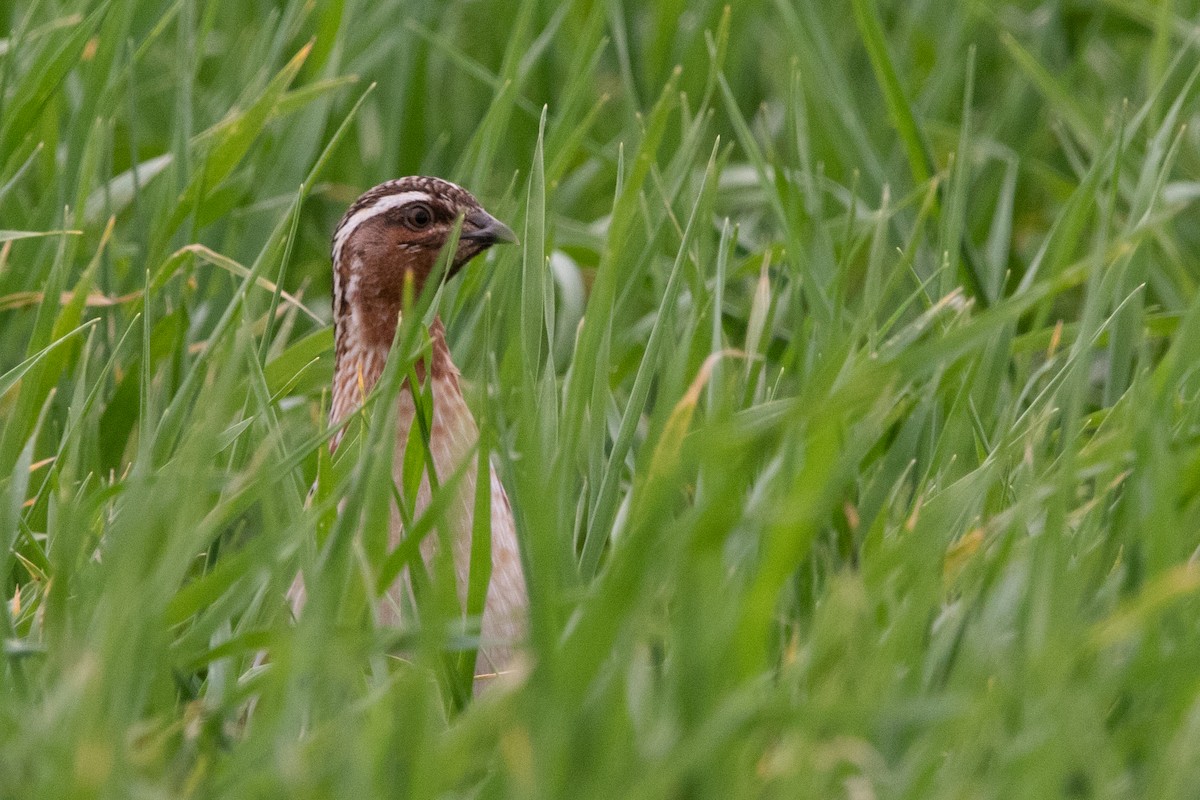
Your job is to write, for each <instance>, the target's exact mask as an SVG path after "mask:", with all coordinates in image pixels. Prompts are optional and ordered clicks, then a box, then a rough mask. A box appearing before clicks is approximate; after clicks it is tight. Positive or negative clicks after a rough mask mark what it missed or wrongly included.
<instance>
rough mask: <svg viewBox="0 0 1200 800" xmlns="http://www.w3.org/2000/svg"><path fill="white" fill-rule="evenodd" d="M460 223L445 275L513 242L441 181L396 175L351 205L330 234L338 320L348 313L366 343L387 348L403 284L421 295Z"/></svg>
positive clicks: (466, 196) (467, 197)
mask: <svg viewBox="0 0 1200 800" xmlns="http://www.w3.org/2000/svg"><path fill="white" fill-rule="evenodd" d="M459 219H461V220H462V227H461V229H460V232H459V237H458V245H457V248H456V249H455V252H454V256H453V258H452V259H451V262H450V266H449V275H453V274H454V273H456V272H458V270H460V269H461V268H462V267H463V266H464V265H465V264H466V263H467V262H468V261H470V260H471V259H472V258H474V257H475V256H477V255H479V254H480V253H482V252H483V251H485V250H487V249H488V248H489V247H491V246H492V245H494V244H498V243H500V242H515V241H516V237H515V236H514V235H513V232H512V230H511V229H510V228H509V227H508V226H507V225H505V224H504V223H503V222H500V221H499V220H498V219H496V218H495V217H493V216H492V215H491V214H489V213H488V212H487V211H485V210H484V209H483V207H482V206H480V205H479V201H477V200H476V199H475V197H474V196H473V195H472V194H471V193H470V192H468V191H467V190H466V189H463V188H462V187H460V186H456V185H455V184H453V183H450V182H449V181H444V180H441V179H440V178H427V177H409V178H399V179H397V180H393V181H388V182H387V183H382V184H380V185H379V186H376V187H375V188H373V189H370V190H369V191H367V192H366V193H364V194H363V195H362V196H361V197H359V198H358V199H357V200H355V201H354V203H353V204H352V205H351V206H350V208H349V209H348V210H347V211H346V214H345V215H344V216H343V217H342V220H341V222H339V223H338V226H337V228H336V230H335V231H334V234H333V275H334V318H335V320H340V319H341V317H342V315H343V314H344V313H347V312H348V313H350V314H352V315H354V316H355V317H356V318H357V319H358V322H359V323H360V327H361V328H362V333H363V335H364V336H366V337H367V338H368V339H369V340H372V342H371V343H382V344H385V346H386V345H387V344H390V343H391V337H392V332H393V331H394V330H395V325H396V318H397V315H398V313H399V311H400V303H401V301H402V298H403V293H404V285H405V283H406V282H407V281H410V280H411V281H412V288H413V293H414V296H415V295H416V294H419V293H420V291H421V289H422V287H423V286H424V285H425V281H426V279H427V278H428V277H429V275H430V273H431V272H432V271H433V269H434V266H435V265H436V264H437V259H438V256H439V254H440V253H441V252H442V249H443V248H444V247H445V245H446V243H447V242H448V241H449V239H450V237H451V234H452V232H453V230H454V227H455V225H456V224H457V223H458V220H459ZM374 340H379V341H377V342H376V341H374ZM383 340H386V341H383Z"/></svg>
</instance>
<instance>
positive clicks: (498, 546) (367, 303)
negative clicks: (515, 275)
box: [292, 177, 527, 675]
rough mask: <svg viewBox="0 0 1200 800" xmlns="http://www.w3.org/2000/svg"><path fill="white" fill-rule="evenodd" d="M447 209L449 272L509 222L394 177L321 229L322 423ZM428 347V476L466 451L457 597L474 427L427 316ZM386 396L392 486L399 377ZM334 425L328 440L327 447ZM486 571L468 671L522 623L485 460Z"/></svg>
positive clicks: (440, 230)
mask: <svg viewBox="0 0 1200 800" xmlns="http://www.w3.org/2000/svg"><path fill="white" fill-rule="evenodd" d="M414 205H420V206H422V207H423V208H424V209H425V210H426V211H427V212H428V215H429V216H430V217H431V218H432V221H431V223H430V225H429V226H427V227H426V228H422V227H419V226H417V225H415V224H414V223H412V222H411V221H410V220H406V217H405V215H406V214H410V215H411V208H410V207H411V206H414ZM458 217H462V218H465V219H464V222H463V223H462V224H463V229H462V231H463V233H462V236H461V238H460V243H459V250H458V252H457V254H456V258H455V260H454V263H453V264H452V268H451V270H452V272H453V271H455V270H457V269H459V268H461V267H462V266H463V265H464V264H465V263H466V262H467V261H469V260H470V259H471V258H472V257H474V256H475V255H477V254H478V253H480V252H482V251H483V250H485V249H487V247H489V246H490V245H491V244H493V243H495V242H497V241H510V240H511V235H512V234H511V231H509V230H508V229H507V228H506V227H505V226H504V225H502V224H501V223H499V222H497V221H496V220H495V219H493V218H492V217H491V216H490V215H488V214H487V213H486V212H484V211H483V209H482V208H480V206H479V204H478V203H477V202H476V200H475V198H474V197H473V196H472V195H471V194H470V193H469V192H467V191H466V190H464V189H462V188H461V187H458V186H456V185H454V184H452V183H449V182H448V181H443V180H440V179H438V178H425V177H414V178H401V179H398V180H394V181H388V182H387V183H383V184H380V185H379V186H376V187H375V188H373V189H371V190H369V191H367V192H366V193H364V194H363V195H362V196H361V197H359V198H358V200H356V201H355V202H354V203H353V204H352V205H351V206H350V208H349V209H348V210H347V211H346V214H345V215H344V216H343V217H342V220H341V222H340V223H339V224H338V227H337V229H336V230H335V232H334V237H333V248H332V256H333V272H334V326H335V367H334V381H333V398H332V404H331V407H330V424H331V425H335V426H336V425H339V424H341V423H342V422H343V421H344V420H345V419H346V417H347V416H349V415H350V414H352V413H353V412H354V410H355V409H356V408H357V407H358V406H359V405H360V404H361V402H362V399H363V396H364V394H365V393H366V392H369V391H370V390H371V389H372V388H373V387H374V385H375V383H376V382H377V381H378V380H379V377H380V375H381V374H382V372H383V367H384V364H385V362H386V361H387V354H388V350H389V349H390V345H391V340H392V337H393V335H394V332H395V328H396V323H397V319H398V315H399V311H400V306H399V303H400V297H401V289H402V286H403V282H404V280H405V274H406V273H411V275H412V277H413V279H414V289H415V291H420V288H421V283H422V282H423V281H424V279H425V277H426V276H427V275H428V274H429V270H430V269H431V268H432V265H433V263H434V261H435V260H436V257H437V255H438V252H439V251H440V249H441V245H442V243H444V241H445V238H444V237H445V235H446V233H448V231H449V228H450V226H452V225H453V224H454V220H455V219H456V218H458ZM429 334H430V338H431V340H432V357H431V358H430V359H429V361H430V363H429V364H428V365H425V364H422V365H420V366H421V367H422V368H421V369H420V370H419V371H418V374H420V375H422V377H423V379H424V380H427V381H432V389H433V419H432V426H431V430H430V455H431V456H432V461H433V466H434V469H435V471H436V474H437V476H438V477H439V478H442V479H444V478H445V477H446V476H449V475H452V474H454V473H455V472H456V471H457V470H458V469H459V467H460V465H462V464H463V463H464V461H466V460H470V464H469V465H468V466H467V467H466V468H465V470H464V474H463V478H462V480H461V481H460V483H459V485H458V486H457V487H456V490H455V491H456V495H455V497H454V498H453V500H452V505H451V508H450V510H449V512H448V513H447V519H448V520H450V521H451V525H452V528H453V530H452V531H450V532H449V534H450V541H451V542H452V546H451V549H452V551H453V552H452V555H453V561H454V567H455V579H456V583H457V586H456V589H457V593H458V596H459V601H460V603H463V604H464V605H465V602H466V592H467V581H468V572H469V565H470V553H471V530H472V519H473V516H474V514H473V508H474V498H475V486H476V479H477V476H476V465H475V461H476V444H477V441H478V439H479V430H478V428H477V426H476V424H475V420H474V417H473V416H472V415H471V411H470V409H469V408H468V407H467V404H466V401H465V400H464V398H463V395H462V391H461V388H460V386H459V378H460V375H459V371H458V368H457V367H455V365H454V362H453V360H452V359H451V356H450V350H449V347H448V346H447V345H446V340H445V329H444V327H443V325H442V322H441V320H440V319H435V320H434V322H433V324H432V325H431V326H430V329H429ZM396 403H397V406H398V407H397V434H398V435H397V441H396V451H395V458H394V461H393V465H394V466H393V480H394V481H395V483H396V485H397V486H402V485H403V484H402V481H401V471H402V468H403V464H404V451H405V446H406V442H407V441H408V438H409V431H410V429H411V428H412V425H413V424H414V422H415V410H414V406H413V401H412V396H411V393H410V392H409V391H408V389H407V387H406V388H405V389H404V390H403V391H401V392H400V395H399V397H398V398H397V399H396ZM340 439H341V434H340V432H339V433H338V434H337V435H336V437H335V438H334V440H333V443H332V447H333V448H335V449H336V447H337V445H338V442H339V441H340ZM488 480H489V482H490V484H491V556H492V570H491V580H490V583H489V585H488V592H487V598H486V602H485V607H484V613H483V622H482V640H483V646H482V647H481V649H480V653H479V660H478V664H477V667H476V672H477V674H479V675H487V674H491V673H495V672H499V671H503V669H504V667H505V665H506V664H507V663H508V662H509V660H510V657H511V654H512V649H513V647H514V646H516V645H518V644H519V643H520V641H521V640H522V638H523V636H524V632H525V626H526V616H527V612H526V606H527V594H526V589H525V580H524V574H523V571H522V567H521V558H520V552H519V549H518V545H517V538H516V525H515V522H514V520H513V514H512V509H511V507H510V506H509V502H508V497H507V495H506V494H505V492H504V487H503V486H502V485H501V483H500V480H499V478H498V477H497V475H496V471H495V468H494V467H493V468H491V470H490V475H489V476H488ZM430 495H431V491H430V483H429V479H428V475H426V476H425V478H424V479H423V480H422V482H421V485H420V488H419V489H418V492H417V497H416V498H415V500H414V509H415V513H416V515H417V516H419V515H420V514H421V513H423V512H424V510H425V509H426V508H427V507H428V505H429V502H430ZM403 536H404V531H403V525H402V523H401V520H400V515H399V513H398V510H397V509H395V508H393V510H392V515H391V522H390V530H389V536H388V543H389V547H390V548H395V547H396V546H397V545H398V544H399V543H400V541H401V539H402V538H403ZM437 541H438V540H437V538H436V537H434V536H429V537H426V539H425V540H423V541H422V543H421V551H422V555H423V556H424V558H425V560H426V562H427V563H428V562H429V561H430V559H431V558H432V557H433V556H434V554H435V552H436V548H437ZM410 591H411V589H410V587H409V585H408V583H407V580H406V579H405V578H403V577H402V578H401V579H400V580H398V581H397V583H396V584H395V585H394V586H393V587H392V588H391V589H390V590H389V591H388V592H387V594H386V595H385V596H384V597H383V598H382V599H381V602H380V605H379V619H380V621H381V622H383V623H385V624H389V623H390V624H395V623H397V622H398V621H399V620H400V610H401V608H403V606H404V605H405V598H406V595H407V594H408V593H409V592H410ZM303 597H304V590H303V585H302V584H298V585H297V586H294V587H293V590H292V599H293V605H294V606H298V605H300V604H302V603H303Z"/></svg>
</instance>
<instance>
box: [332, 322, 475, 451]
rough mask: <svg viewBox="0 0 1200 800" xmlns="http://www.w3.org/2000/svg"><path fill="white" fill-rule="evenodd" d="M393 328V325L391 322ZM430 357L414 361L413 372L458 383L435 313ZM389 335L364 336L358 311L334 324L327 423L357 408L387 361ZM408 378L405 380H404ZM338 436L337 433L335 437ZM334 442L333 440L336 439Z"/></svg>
mask: <svg viewBox="0 0 1200 800" xmlns="http://www.w3.org/2000/svg"><path fill="white" fill-rule="evenodd" d="M392 330H393V332H394V331H395V326H394V325H393V326H392ZM429 340H430V357H429V359H428V361H429V364H426V357H425V356H422V357H420V358H418V359H417V360H416V362H415V363H414V364H413V372H415V373H416V376H417V380H418V381H420V382H421V383H422V384H423V383H424V382H425V380H426V376H427V375H432V377H433V380H435V381H438V382H439V385H440V384H441V383H442V382H443V381H447V380H448V381H450V382H451V383H452V384H453V386H454V388H456V389H457V387H458V377H459V373H458V368H457V367H455V366H454V362H453V361H452V360H451V358H450V348H449V347H448V346H447V345H446V329H445V327H444V326H443V325H442V319H441V317H434V319H433V323H432V324H431V325H430V326H429ZM390 349H391V338H390V337H389V339H388V341H387V343H386V344H381V343H380V340H379V339H378V338H377V337H371V336H364V335H363V331H362V330H361V329H360V328H359V324H358V320H357V315H355V314H348V315H345V317H343V318H342V319H339V320H338V321H337V322H336V323H335V325H334V363H333V403H332V405H331V406H330V409H329V423H330V424H331V425H336V424H338V423H340V422H341V421H342V420H344V419H345V418H346V417H347V416H349V415H350V414H351V413H352V412H353V411H354V410H355V409H357V408H358V407H359V406H360V405H362V402H363V400H364V399H366V396H367V395H368V394H370V392H371V390H372V389H374V388H375V384H376V383H378V382H379V378H380V376H381V375H383V368H384V366H385V365H386V364H387V357H388V351H389V350H390ZM407 382H408V380H407V378H406V379H405V383H407ZM338 438H340V436H339V437H338ZM335 446H336V440H335Z"/></svg>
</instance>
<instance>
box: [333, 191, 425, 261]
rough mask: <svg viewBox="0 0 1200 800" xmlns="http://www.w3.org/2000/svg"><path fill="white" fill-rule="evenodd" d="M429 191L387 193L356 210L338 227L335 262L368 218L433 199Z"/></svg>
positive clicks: (334, 250) (339, 258)
mask: <svg viewBox="0 0 1200 800" xmlns="http://www.w3.org/2000/svg"><path fill="white" fill-rule="evenodd" d="M432 199H433V198H431V197H430V196H429V193H428V192H400V193H399V194H389V195H385V196H383V197H381V198H379V199H378V200H376V201H375V202H374V203H372V204H371V205H369V206H367V207H366V208H364V209H361V210H359V211H356V212H354V214H353V216H351V217H350V218H349V219H348V220H346V221H345V222H344V223H342V225H341V226H340V227H339V228H338V230H337V234H336V235H335V236H334V239H333V263H335V264H336V263H337V262H338V261H340V260H341V258H342V245H344V244H345V243H346V242H347V241H349V240H350V236H351V235H352V234H353V233H354V231H356V230H357V229H358V226H359V225H362V224H363V223H364V222H366V221H367V220H369V219H371V218H372V217H375V216H377V215H379V214H382V213H384V212H385V211H390V210H391V209H393V208H397V207H399V206H402V205H405V204H407V203H411V202H413V201H415V200H424V201H426V202H429V201H430V200H432Z"/></svg>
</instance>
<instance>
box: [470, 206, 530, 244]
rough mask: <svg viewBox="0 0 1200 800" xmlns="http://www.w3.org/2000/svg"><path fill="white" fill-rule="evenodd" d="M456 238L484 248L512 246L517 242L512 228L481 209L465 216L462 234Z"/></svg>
mask: <svg viewBox="0 0 1200 800" xmlns="http://www.w3.org/2000/svg"><path fill="white" fill-rule="evenodd" d="M458 238H460V239H468V240H470V241H475V242H479V243H481V244H482V245H483V246H484V247H489V246H491V245H493V244H500V243H502V242H504V243H509V244H513V243H516V241H517V235H516V234H515V233H513V232H512V228H510V227H508V226H507V225H505V224H504V223H503V222H501V221H500V220H498V219H496V218H495V217H493V216H492V215H491V214H489V213H487V212H486V211H484V210H483V209H482V208H478V209H476V210H474V211H472V212H471V213H470V214H467V216H466V218H465V219H464V220H463V228H462V233H461V234H459V237H458Z"/></svg>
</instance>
